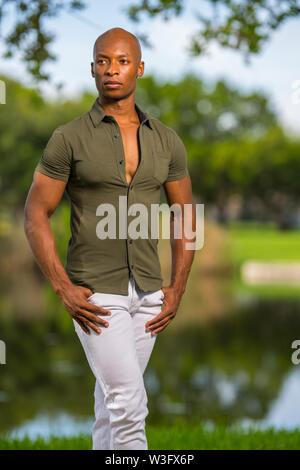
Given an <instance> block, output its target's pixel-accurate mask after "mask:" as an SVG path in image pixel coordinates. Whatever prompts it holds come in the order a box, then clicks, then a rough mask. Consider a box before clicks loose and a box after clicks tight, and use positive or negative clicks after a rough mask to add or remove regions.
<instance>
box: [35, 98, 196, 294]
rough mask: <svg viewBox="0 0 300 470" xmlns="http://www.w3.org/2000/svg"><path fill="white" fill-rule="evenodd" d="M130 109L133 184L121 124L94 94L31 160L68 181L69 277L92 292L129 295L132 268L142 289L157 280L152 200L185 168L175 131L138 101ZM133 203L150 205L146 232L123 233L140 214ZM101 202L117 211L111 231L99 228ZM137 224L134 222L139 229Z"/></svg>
mask: <svg viewBox="0 0 300 470" xmlns="http://www.w3.org/2000/svg"><path fill="white" fill-rule="evenodd" d="M135 109H136V111H137V114H138V116H139V120H140V127H139V129H138V141H139V147H140V156H141V158H140V162H139V165H138V168H137V170H136V173H135V174H134V176H133V179H132V181H131V183H130V185H128V183H127V180H126V177H125V155H124V147H123V142H122V135H121V132H120V128H119V125H118V123H117V121H116V120H115V119H114V117H113V116H110V115H107V114H106V113H105V112H104V110H103V108H102V107H101V106H100V104H99V101H98V98H96V100H95V102H94V104H93V105H92V107H91V109H90V110H89V111H88V112H85V113H84V114H82V115H81V116H79V117H77V118H76V119H74V120H72V121H70V122H68V123H66V124H63V125H60V126H58V127H57V128H56V129H55V130H54V131H53V133H52V135H51V137H50V139H49V141H48V143H47V145H46V147H45V149H44V152H43V154H42V156H41V158H40V160H39V162H38V163H37V166H36V168H35V169H36V170H37V171H39V172H40V173H43V174H44V175H47V176H49V177H51V178H54V179H58V180H62V181H67V185H66V193H67V196H68V199H69V200H70V207H71V214H70V228H71V238H70V240H69V243H68V251H67V259H66V264H65V269H66V272H67V274H68V276H69V278H70V279H71V281H72V282H73V283H74V284H76V285H81V286H85V287H88V288H90V289H91V290H92V291H93V293H95V292H106V293H111V294H122V295H128V281H129V275H130V272H131V273H132V274H133V276H134V279H135V281H136V283H137V285H138V287H139V288H140V290H141V291H143V292H148V291H153V290H158V289H160V288H161V287H162V282H163V279H162V275H161V266H160V261H159V257H158V250H157V244H158V239H157V238H151V223H150V222H151V204H158V205H159V204H160V194H161V185H162V184H163V183H165V182H167V181H175V180H179V179H181V178H184V177H185V176H186V175H187V174H188V168H187V154H186V149H185V147H184V144H183V142H182V140H181V139H180V137H179V136H178V135H177V134H176V132H175V131H174V130H173V129H171V128H170V127H168V126H166V125H165V124H163V123H162V122H161V121H159V120H158V119H156V118H153V117H150V116H149V115H148V114H146V113H144V112H143V111H142V110H141V109H140V108H139V106H138V105H137V104H136V103H135ZM119 196H123V198H122V199H123V200H125V201H126V202H125V206H123V208H124V207H125V209H126V215H127V222H126V226H125V232H126V233H125V236H124V235H122V236H120V235H119V225H121V223H120V221H119ZM124 196H125V198H124ZM126 197H127V199H126ZM134 203H141V204H143V205H144V206H145V207H146V208H147V214H148V238H135V239H132V238H131V237H130V233H129V235H128V230H127V229H128V226H129V224H130V222H131V221H132V220H133V219H136V218H137V217H139V215H140V213H139V212H137V213H135V214H134V215H128V209H129V206H130V205H132V204H134ZM102 204H109V205H112V206H113V208H114V209H115V211H116V217H115V221H116V237H115V238H102V239H101V238H100V236H99V230H98V229H99V226H98V224H99V222H100V221H101V219H102V218H106V219H107V215H108V212H105V211H104V212H101V211H100V210H99V208H98V206H100V205H102ZM126 205H127V207H126ZM97 208H98V212H97ZM120 212H122V209H121V208H120ZM123 213H124V210H123ZM157 218H158V216H157ZM123 220H124V219H123ZM122 226H123V227H124V225H122ZM107 229H108V227H106V231H107ZM140 230H141V228H139V227H137V229H136V231H137V232H139V231H140Z"/></svg>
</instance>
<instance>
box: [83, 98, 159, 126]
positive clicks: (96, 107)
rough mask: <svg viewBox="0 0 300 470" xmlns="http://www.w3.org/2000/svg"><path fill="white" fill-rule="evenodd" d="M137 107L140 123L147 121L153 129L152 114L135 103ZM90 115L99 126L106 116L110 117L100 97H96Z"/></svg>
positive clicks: (94, 123)
mask: <svg viewBox="0 0 300 470" xmlns="http://www.w3.org/2000/svg"><path fill="white" fill-rule="evenodd" d="M135 109H136V112H137V114H138V117H139V120H140V123H142V122H144V121H145V122H146V123H147V124H148V126H149V127H150V129H153V127H152V124H151V118H150V116H149V115H148V114H147V113H145V112H144V111H142V110H141V108H140V107H139V106H138V105H137V104H136V103H135ZM89 115H90V118H91V120H92V123H93V125H94V127H97V126H98V124H100V122H101V121H103V119H104V118H106V120H108V119H109V118H108V114H106V113H105V111H104V109H103V108H102V106H101V105H100V103H99V101H98V98H96V99H95V101H94V104H93V106H92V107H91V109H90V110H89Z"/></svg>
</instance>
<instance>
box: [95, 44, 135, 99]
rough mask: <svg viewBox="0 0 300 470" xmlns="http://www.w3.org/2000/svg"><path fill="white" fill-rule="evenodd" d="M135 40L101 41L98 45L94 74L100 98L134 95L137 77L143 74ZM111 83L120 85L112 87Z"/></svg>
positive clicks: (119, 97) (122, 97)
mask: <svg viewBox="0 0 300 470" xmlns="http://www.w3.org/2000/svg"><path fill="white" fill-rule="evenodd" d="M138 60H139V56H138V52H137V50H136V45H135V43H134V41H133V40H131V39H127V38H116V37H115V36H114V38H113V39H112V37H110V38H101V40H100V41H98V42H97V46H96V50H95V55H94V62H92V63H91V73H92V76H93V77H94V78H95V82H96V87H97V90H98V92H99V96H100V95H101V96H105V97H107V98H110V99H116V100H120V99H124V98H126V97H127V96H129V95H130V94H131V93H133V92H134V90H135V88H136V80H137V76H140V77H141V76H142V75H143V72H144V62H142V61H141V62H139V61H138ZM108 82H117V84H109V83H108Z"/></svg>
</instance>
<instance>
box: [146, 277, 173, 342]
mask: <svg viewBox="0 0 300 470" xmlns="http://www.w3.org/2000/svg"><path fill="white" fill-rule="evenodd" d="M161 290H162V291H163V293H164V294H165V296H164V299H163V302H164V308H163V310H162V311H161V313H159V314H158V315H157V316H156V317H155V318H153V319H152V320H150V321H148V322H147V323H146V324H145V326H146V331H150V330H151V336H153V335H154V334H156V333H159V332H160V331H162V330H164V329H165V328H166V326H167V325H168V324H169V323H170V321H171V320H172V318H174V317H175V315H176V312H177V310H178V307H179V304H180V300H181V297H182V294H181V293H179V292H178V289H176V288H175V287H172V286H169V287H162V288H161Z"/></svg>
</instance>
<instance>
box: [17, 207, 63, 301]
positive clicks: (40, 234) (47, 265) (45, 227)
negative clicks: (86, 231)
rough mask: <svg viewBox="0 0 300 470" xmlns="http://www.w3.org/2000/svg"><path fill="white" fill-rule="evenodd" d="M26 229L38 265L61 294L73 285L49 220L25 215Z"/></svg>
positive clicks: (38, 216) (43, 217)
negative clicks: (62, 261)
mask: <svg viewBox="0 0 300 470" xmlns="http://www.w3.org/2000/svg"><path fill="white" fill-rule="evenodd" d="M24 229H25V233H26V236H27V239H28V241H29V244H30V246H31V249H32V251H33V254H34V256H35V259H36V261H37V263H38V265H39V266H40V268H41V270H42V272H43V273H44V275H45V276H46V278H47V279H48V280H49V282H50V283H51V284H52V286H53V289H54V290H55V292H56V293H57V294H59V293H60V292H61V291H62V290H63V289H64V288H66V287H68V286H70V285H71V284H72V283H71V281H70V279H69V277H68V275H67V273H66V271H65V269H64V267H63V265H62V263H61V260H60V258H59V255H58V252H57V248H56V243H55V238H54V235H53V232H52V230H51V226H50V221H49V218H48V217H47V216H46V215H43V216H41V215H37V214H36V215H35V216H30V217H28V216H26V214H25V220H24Z"/></svg>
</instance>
